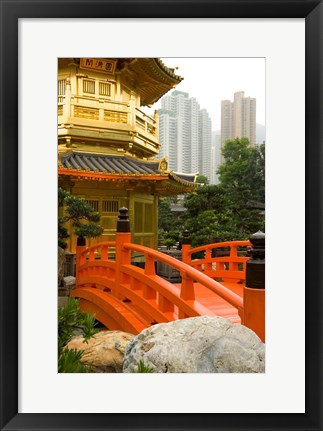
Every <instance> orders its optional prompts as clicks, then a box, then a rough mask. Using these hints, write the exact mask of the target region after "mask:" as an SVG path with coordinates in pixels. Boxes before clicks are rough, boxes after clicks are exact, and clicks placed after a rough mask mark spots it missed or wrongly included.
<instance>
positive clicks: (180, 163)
mask: <svg viewBox="0 0 323 431" xmlns="http://www.w3.org/2000/svg"><path fill="white" fill-rule="evenodd" d="M158 117H159V142H160V144H161V149H160V152H159V157H160V158H162V157H167V158H168V166H169V169H171V170H174V171H176V172H182V173H191V172H199V173H200V174H201V175H204V176H206V177H208V179H210V176H211V133H212V132H211V130H212V125H211V119H210V117H209V114H208V112H207V111H206V110H205V109H200V105H199V103H198V102H197V100H196V99H195V98H194V97H189V94H188V93H184V92H182V91H173V92H172V93H171V94H170V95H167V96H164V97H163V98H162V99H161V109H159V111H158Z"/></svg>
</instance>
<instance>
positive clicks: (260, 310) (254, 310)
mask: <svg viewBox="0 0 323 431" xmlns="http://www.w3.org/2000/svg"><path fill="white" fill-rule="evenodd" d="M250 242H251V244H252V247H251V251H250V254H251V258H250V259H249V260H248V261H247V264H246V285H245V288H244V293H243V302H244V312H243V324H244V325H245V326H247V327H248V328H250V329H252V330H253V331H254V332H255V333H256V334H257V335H258V337H259V338H260V339H261V340H262V341H263V342H265V234H264V233H263V232H260V231H258V232H257V233H255V234H253V235H252V236H251V237H250Z"/></svg>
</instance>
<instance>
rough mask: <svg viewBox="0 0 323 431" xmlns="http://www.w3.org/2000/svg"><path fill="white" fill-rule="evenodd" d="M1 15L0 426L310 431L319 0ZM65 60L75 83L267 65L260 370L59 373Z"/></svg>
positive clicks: (318, 311) (318, 353)
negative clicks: (102, 70)
mask: <svg viewBox="0 0 323 431" xmlns="http://www.w3.org/2000/svg"><path fill="white" fill-rule="evenodd" d="M0 13H1V42H2V43H1V60H2V61H1V108H2V109H1V147H0V148H1V157H0V161H1V192H0V199H1V218H0V220H1V237H0V238H1V240H0V246H1V283H0V286H1V287H0V289H1V301H0V307H1V340H0V342H1V350H0V351H1V375H0V381H1V407H0V409H1V411H0V414H1V420H0V425H1V429H3V430H27V429H29V430H34V429H35V430H37V429H42V430H47V429H48V430H49V429H51V430H56V429H57V430H59V429H66V430H69V429H80V430H96V429H106V430H111V431H112V430H134V429H145V430H156V431H157V430H169V429H173V430H180V429H187V430H193V429H194V430H200V429H201V430H203V429H212V430H213V429H214V430H222V429H228V430H229V429H230V430H237V431H238V430H243V429H248V430H249V429H254V430H261V429H273V430H288V429H294V428H295V429H296V428H297V429H300V430H304V431H305V430H313V431H314V430H319V429H322V407H321V406H322V404H323V403H322V401H323V399H322V388H323V382H322V325H321V321H322V301H321V289H322V271H321V260H322V252H321V248H322V222H321V218H322V204H321V199H322V197H321V184H322V174H321V172H322V166H321V164H322V155H321V152H322V150H321V146H322V130H323V128H322V114H323V112H322V99H323V92H322V75H323V70H322V49H323V38H322V20H323V5H322V2H321V1H318V0H313V1H311V2H308V1H306V0H301V1H294V0H290V1H281V2H275V1H265V0H258V1H255V0H254V1H245V0H241V1H238V0H233V1H232V2H221V1H217V0H211V1H206V2H197V1H186V0H183V1H173V2H170V3H169V2H162V1H149V0H148V1H146V2H137V1H136V0H133V1H128V0H121V1H118V2H114V1H109V0H103V1H101V2H90V1H88V2H86V1H85V2H81V1H65V2H63V3H62V2H58V1H46V0H44V1H42V2H38V3H35V2H30V1H28V0H27V1H24V2H18V3H16V2H11V1H9V0H2V1H1V9H0ZM71 57H72V58H74V59H76V58H77V59H80V58H81V59H83V60H82V61H83V63H82V67H83V71H84V76H85V75H86V74H88V73H90V72H91V70H92V69H93V66H92V65H91V64H90V62H89V61H88V62H87V61H86V60H87V59H90V60H91V59H95V58H103V57H104V58H105V59H106V60H107V59H108V60H107V61H105V63H104V65H103V66H105V67H109V68H110V69H111V71H114V70H115V68H116V66H117V62H116V61H114V60H113V59H116V58H129V59H131V58H136V57H143V58H155V57H159V58H165V57H167V58H178V57H183V58H188V57H190V58H195V59H196V61H197V62H198V61H200V64H201V67H200V80H201V82H202V81H203V79H204V80H205V79H212V78H210V77H208V78H206V77H207V76H208V75H207V73H206V71H205V62H203V61H202V60H201V59H202V58H204V59H205V58H215V57H216V58H233V57H234V58H235V57H239V58H263V59H265V63H266V120H265V121H266V236H267V240H266V253H268V255H267V254H266V286H269V287H268V289H267V288H266V316H267V319H266V373H264V374H249V375H247V374H244V375H242V374H240V375H239V374H235V375H232V374H221V375H220V374H212V375H211V376H210V375H209V374H203V373H201V374H198V373H197V374H190V375H188V374H176V375H169V374H165V375H164V374H149V375H141V374H128V375H127V374H123V373H119V374H108V373H107V374H94V373H89V374H82V375H81V374H59V373H57V346H56V339H57V320H56V318H57V272H56V271H57V230H56V229H57V228H56V226H57V198H56V195H57V73H58V59H59V58H71ZM199 59H200V60H199ZM102 64H103V63H102ZM103 66H102V65H101V64H100V67H103ZM91 67H92V69H91ZM97 67H99V66H97ZM83 71H82V72H83ZM89 71H90V72H89ZM235 73H236V74H239V67H236V70H235ZM240 73H241V72H240ZM99 78H100V76H99ZM99 78H98V79H99ZM101 81H102V80H101ZM101 81H100V82H101ZM102 82H103V81H102ZM90 84H91V83H86V85H87V87H84V88H85V89H86V90H87V91H90V90H91V87H90ZM98 88H101V89H102V92H103V93H102V94H103V98H104V97H105V96H107V95H108V93H107V92H108V91H110V90H109V89H108V86H107V84H106V83H104V85H103V83H101V87H98ZM237 90H243V89H237ZM100 91H101V90H100ZM250 96H252V95H250ZM228 97H231V95H230V94H229V95H228ZM304 162H305V163H304ZM267 256H268V262H267ZM267 263H268V265H267ZM267 310H268V311H269V312H268V313H267Z"/></svg>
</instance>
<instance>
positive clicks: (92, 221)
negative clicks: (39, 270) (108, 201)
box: [58, 187, 103, 248]
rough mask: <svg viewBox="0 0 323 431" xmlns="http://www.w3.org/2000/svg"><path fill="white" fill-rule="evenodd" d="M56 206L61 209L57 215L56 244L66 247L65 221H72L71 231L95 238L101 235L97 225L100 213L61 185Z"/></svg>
mask: <svg viewBox="0 0 323 431" xmlns="http://www.w3.org/2000/svg"><path fill="white" fill-rule="evenodd" d="M58 208H62V209H63V215H61V216H59V217H58V245H59V246H60V247H62V248H66V241H65V239H67V238H68V237H69V234H68V230H67V228H66V223H68V222H69V221H71V222H72V226H73V228H74V229H73V233H74V234H75V235H77V236H82V237H85V238H95V237H97V236H100V235H102V233H103V229H102V227H101V226H99V224H98V222H99V221H100V214H99V213H98V212H96V211H94V210H93V208H92V207H91V205H89V204H88V203H87V202H86V201H85V200H84V199H81V198H77V197H75V196H73V195H71V194H70V193H69V192H67V191H66V190H64V189H62V188H61V187H60V188H59V189H58Z"/></svg>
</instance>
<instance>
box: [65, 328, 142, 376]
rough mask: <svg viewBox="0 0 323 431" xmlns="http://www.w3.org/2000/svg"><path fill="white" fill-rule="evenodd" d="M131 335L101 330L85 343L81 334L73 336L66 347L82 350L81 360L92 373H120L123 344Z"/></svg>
mask: <svg viewBox="0 0 323 431" xmlns="http://www.w3.org/2000/svg"><path fill="white" fill-rule="evenodd" d="M133 337H134V335H132V334H128V333H127V332H122V331H101V332H98V333H97V334H96V335H95V336H94V337H92V338H90V339H89V340H88V342H87V343H84V338H83V336H82V335H79V336H76V337H73V338H72V340H71V341H70V342H69V343H68V344H67V347H68V348H69V349H77V350H83V351H84V355H83V356H82V362H84V363H86V364H88V365H91V366H92V372H93V373H122V363H123V357H124V351H125V346H126V344H127V343H128V342H129V341H130V340H131V339H132V338H133Z"/></svg>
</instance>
